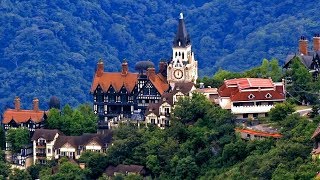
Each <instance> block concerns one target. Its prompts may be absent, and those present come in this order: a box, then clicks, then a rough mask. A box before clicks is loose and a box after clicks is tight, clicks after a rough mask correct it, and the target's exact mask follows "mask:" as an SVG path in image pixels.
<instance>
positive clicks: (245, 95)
mask: <svg viewBox="0 0 320 180" xmlns="http://www.w3.org/2000/svg"><path fill="white" fill-rule="evenodd" d="M268 93H269V94H270V95H271V98H267V94H268ZM250 94H252V95H253V98H251V99H250V98H249V96H250ZM230 99H231V101H248V100H284V94H283V93H282V92H277V91H275V90H268V91H245V92H243V91H239V90H237V91H234V92H232V94H231V96H230Z"/></svg>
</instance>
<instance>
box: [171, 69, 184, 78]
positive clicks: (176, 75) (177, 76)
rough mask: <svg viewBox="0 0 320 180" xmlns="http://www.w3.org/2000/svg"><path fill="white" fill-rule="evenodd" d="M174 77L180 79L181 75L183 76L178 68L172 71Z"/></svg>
mask: <svg viewBox="0 0 320 180" xmlns="http://www.w3.org/2000/svg"><path fill="white" fill-rule="evenodd" d="M173 75H174V77H175V78H177V79H181V78H182V76H183V72H182V71H181V70H180V69H177V70H175V71H174V74H173Z"/></svg>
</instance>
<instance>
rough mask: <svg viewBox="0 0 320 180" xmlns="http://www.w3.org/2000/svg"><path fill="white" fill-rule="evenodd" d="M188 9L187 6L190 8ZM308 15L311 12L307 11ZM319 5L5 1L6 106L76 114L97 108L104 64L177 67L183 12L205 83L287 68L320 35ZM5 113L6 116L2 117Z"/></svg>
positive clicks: (0, 46) (1, 10) (1, 17)
mask: <svg viewBox="0 0 320 180" xmlns="http://www.w3.org/2000/svg"><path fill="white" fill-rule="evenodd" d="M182 3H183V4H182ZM302 7H303V8H302ZM317 7H318V4H317V2H316V1H302V0H298V1H292V0H285V1H282V2H280V3H274V2H272V1H266V0H263V1H260V2H254V1H248V0H224V1H222V0H216V1H212V2H205V1H195V0H193V1H191V0H190V1H187V2H183V1H177V0H167V1H142V0H136V1H132V0H115V1H107V0H101V1H83V0H80V1H76V2H75V1H71V0H52V1H36V0H30V1H15V0H2V1H0V23H1V26H0V72H1V73H0V104H1V108H4V107H5V106H6V105H11V104H12V101H13V98H14V96H16V95H18V96H21V99H22V103H23V104H22V105H23V106H26V107H29V108H30V107H31V100H32V98H33V97H38V98H39V99H40V103H41V106H42V107H43V108H46V106H47V103H46V101H48V99H49V97H50V96H51V95H56V96H58V97H59V98H60V99H61V102H62V104H66V103H69V104H71V105H73V106H75V105H78V104H79V103H83V102H87V101H90V95H89V88H90V83H91V80H92V76H93V73H94V69H95V65H96V62H97V61H98V59H99V58H102V59H104V62H105V64H106V70H108V71H117V70H119V69H120V63H121V61H122V59H124V58H126V59H127V60H128V63H129V66H130V68H131V69H133V67H134V64H135V62H137V61H139V60H147V59H150V60H152V61H153V62H155V64H157V63H158V61H159V60H160V59H161V58H165V59H170V57H171V44H172V40H173V37H174V34H175V31H176V26H177V19H178V15H179V13H180V11H182V12H184V14H185V21H186V25H187V30H188V32H189V34H190V36H191V41H192V43H193V48H194V51H195V53H196V58H197V60H198V61H199V68H200V75H210V76H211V75H212V74H213V73H214V72H215V71H216V70H217V69H218V68H224V69H228V70H233V71H242V70H245V69H247V68H250V67H253V66H256V65H258V64H260V63H261V60H262V59H263V58H268V59H270V58H272V57H275V58H278V59H279V60H280V61H283V59H284V57H285V56H286V55H287V54H288V53H289V52H294V51H296V49H297V42H298V40H297V39H298V37H299V36H300V35H301V34H304V35H306V36H307V37H309V39H311V37H312V35H313V34H314V33H317V32H318V33H319V32H320V22H319V21H317V20H318V17H317V16H316V14H317V13H316V10H317ZM1 108H0V109H1Z"/></svg>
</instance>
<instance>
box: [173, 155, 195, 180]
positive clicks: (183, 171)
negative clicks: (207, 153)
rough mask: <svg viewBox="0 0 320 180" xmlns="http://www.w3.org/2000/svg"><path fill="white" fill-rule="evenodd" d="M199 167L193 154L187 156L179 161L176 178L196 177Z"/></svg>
mask: <svg viewBox="0 0 320 180" xmlns="http://www.w3.org/2000/svg"><path fill="white" fill-rule="evenodd" d="M198 173H199V169H198V167H197V165H196V163H195V161H194V159H193V158H192V157H191V156H187V157H185V158H182V159H180V160H179V161H178V164H177V167H176V171H175V179H190V180H191V179H195V178H196V177H197V174H198Z"/></svg>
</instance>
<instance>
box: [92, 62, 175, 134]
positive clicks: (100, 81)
mask: <svg viewBox="0 0 320 180" xmlns="http://www.w3.org/2000/svg"><path fill="white" fill-rule="evenodd" d="M160 66H163V62H161V63H160ZM159 69H160V70H162V69H163V67H162V68H161V67H160V68H159ZM168 90H169V84H168V83H167V80H166V78H165V76H163V73H162V72H161V71H159V72H158V73H156V72H155V68H154V67H148V68H146V69H142V70H140V72H139V73H131V72H129V71H128V63H127V62H126V61H124V62H123V63H122V70H121V72H104V65H103V62H102V61H101V60H100V61H99V62H98V65H97V71H96V73H95V77H94V80H93V83H92V86H91V93H92V94H93V102H94V103H93V110H94V113H95V114H97V115H98V116H99V128H100V129H103V128H108V121H110V120H120V119H123V118H130V117H131V115H132V114H133V113H134V111H136V110H140V112H144V110H145V109H146V107H147V106H148V105H149V103H157V102H159V100H160V99H161V95H162V94H163V93H164V92H166V91H168Z"/></svg>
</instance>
